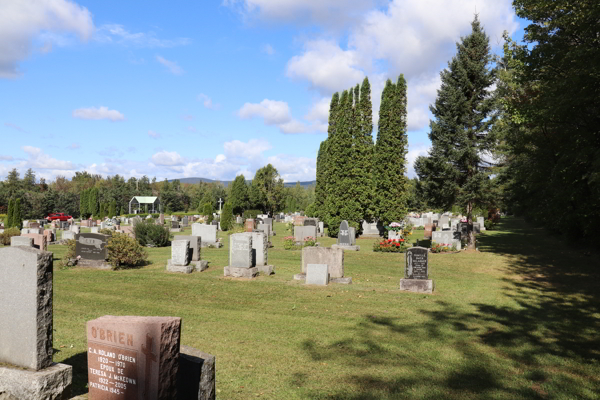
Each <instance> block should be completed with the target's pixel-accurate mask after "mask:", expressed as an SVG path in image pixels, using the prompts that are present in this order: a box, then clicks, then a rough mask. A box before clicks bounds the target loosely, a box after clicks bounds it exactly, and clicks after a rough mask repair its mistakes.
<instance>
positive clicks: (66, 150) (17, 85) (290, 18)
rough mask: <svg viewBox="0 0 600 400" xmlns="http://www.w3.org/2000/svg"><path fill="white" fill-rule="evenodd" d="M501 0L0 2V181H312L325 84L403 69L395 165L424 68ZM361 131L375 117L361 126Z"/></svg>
mask: <svg viewBox="0 0 600 400" xmlns="http://www.w3.org/2000/svg"><path fill="white" fill-rule="evenodd" d="M510 3H511V2H510V1H509V0H494V1H490V0H427V1H424V0H393V1H380V0H362V1H356V0H302V1H300V0H223V1H202V2H184V1H174V2H168V3H165V2H141V1H126V2H123V1H105V0H103V1H77V2H75V1H67V0H39V1H25V0H23V1H14V0H0V93H1V95H0V136H1V137H2V147H0V179H4V178H5V177H6V174H7V173H8V171H10V170H11V169H12V168H17V169H19V171H20V172H21V173H23V172H24V171H25V170H27V169H28V168H33V169H34V170H35V171H36V173H37V176H38V177H44V178H46V179H47V180H52V179H54V178H55V177H56V176H66V177H71V176H72V175H74V173H75V171H82V170H87V171H89V172H90V173H97V174H102V175H104V176H108V175H115V174H120V175H124V176H125V177H130V176H136V177H141V176H143V175H147V176H149V177H150V178H152V177H157V179H159V180H162V179H164V178H169V179H174V178H183V177H205V178H211V179H221V180H231V179H233V178H235V176H236V175H239V174H240V173H243V174H244V175H245V176H246V178H251V177H252V176H253V175H254V172H255V171H256V169H258V168H260V167H262V166H264V165H266V164H267V163H269V162H270V163H272V164H273V165H274V166H275V167H276V168H277V169H278V171H279V173H280V174H281V176H282V177H283V178H284V180H285V181H296V180H313V179H314V178H315V159H316V153H317V150H318V148H319V143H320V142H321V141H322V140H323V139H324V138H325V137H326V128H327V110H328V107H329V100H330V98H331V95H332V93H333V92H335V91H340V90H344V89H347V88H349V87H351V86H354V85H355V84H356V83H359V82H360V81H362V79H363V78H364V77H365V76H368V77H369V80H370V82H371V85H372V90H373V92H372V96H373V103H374V117H375V119H377V110H378V108H379V98H380V96H381V90H382V88H383V84H384V83H385V80H386V79H388V78H391V79H393V80H395V79H396V77H397V76H398V74H400V73H404V74H405V76H406V78H407V81H408V102H409V103H408V108H409V112H408V125H409V154H408V159H409V175H412V174H413V172H412V162H413V161H414V159H415V158H416V157H417V156H418V155H420V154H425V153H426V151H427V148H428V147H429V145H430V143H429V140H428V138H427V129H428V128H427V127H428V123H429V117H430V115H429V111H428V106H429V104H431V103H432V102H433V101H434V100H435V95H436V90H437V88H438V87H439V71H440V70H441V69H442V68H444V67H445V66H446V64H447V62H448V60H450V58H451V57H452V55H453V54H454V52H455V42H456V41H457V40H459V38H460V36H461V35H463V36H464V35H466V34H468V33H469V31H470V22H471V20H472V18H473V14H474V13H475V12H477V13H478V14H479V16H480V19H481V20H482V22H483V24H484V26H485V28H486V31H487V33H488V35H489V36H490V39H491V44H492V47H493V50H494V51H495V52H498V51H499V50H500V47H501V35H502V31H504V30H507V31H509V32H510V33H511V34H512V35H513V37H514V38H516V39H520V38H521V37H522V29H523V26H525V23H524V22H523V21H520V20H518V19H517V17H516V16H515V15H514V11H513V10H512V8H511V5H510ZM373 134H374V136H375V135H376V130H374V132H373Z"/></svg>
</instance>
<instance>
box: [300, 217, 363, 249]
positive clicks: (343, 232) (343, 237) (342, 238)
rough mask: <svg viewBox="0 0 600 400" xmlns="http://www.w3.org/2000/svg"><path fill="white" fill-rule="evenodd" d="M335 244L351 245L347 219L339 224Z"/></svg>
mask: <svg viewBox="0 0 600 400" xmlns="http://www.w3.org/2000/svg"><path fill="white" fill-rule="evenodd" d="M305 222H306V221H305ZM337 244H338V245H340V246H351V245H352V239H351V238H350V228H349V227H348V221H342V223H341V224H340V231H339V232H338V243H337Z"/></svg>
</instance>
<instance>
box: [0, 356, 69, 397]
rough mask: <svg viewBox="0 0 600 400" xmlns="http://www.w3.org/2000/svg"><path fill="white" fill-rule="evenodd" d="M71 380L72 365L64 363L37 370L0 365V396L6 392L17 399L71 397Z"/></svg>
mask: <svg viewBox="0 0 600 400" xmlns="http://www.w3.org/2000/svg"><path fill="white" fill-rule="evenodd" d="M72 380H73V367H72V366H70V365H66V364H56V363H55V364H52V365H51V366H49V367H48V368H44V369H41V370H39V371H30V370H24V369H22V368H10V367H6V366H0V397H2V394H5V393H6V394H8V395H10V396H13V398H15V399H19V400H39V399H49V400H66V399H68V398H70V397H71V381H72ZM9 398H10V397H9Z"/></svg>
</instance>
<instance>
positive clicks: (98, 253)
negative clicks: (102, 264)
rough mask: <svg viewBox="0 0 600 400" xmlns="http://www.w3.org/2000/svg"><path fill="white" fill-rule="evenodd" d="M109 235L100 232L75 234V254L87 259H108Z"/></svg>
mask: <svg viewBox="0 0 600 400" xmlns="http://www.w3.org/2000/svg"><path fill="white" fill-rule="evenodd" d="M107 239H108V235H102V234H99V233H80V234H78V235H75V255H76V256H81V258H83V259H86V260H99V261H103V260H106V258H107V257H108V250H107V249H106V242H107Z"/></svg>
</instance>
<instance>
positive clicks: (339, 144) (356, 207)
mask: <svg viewBox="0 0 600 400" xmlns="http://www.w3.org/2000/svg"><path fill="white" fill-rule="evenodd" d="M353 121H354V115H353V90H350V91H346V90H345V91H344V92H343V93H342V96H341V99H340V103H339V110H338V112H337V118H336V122H335V124H336V128H335V133H334V134H333V136H332V137H331V138H328V150H329V151H328V156H327V158H328V160H327V174H328V175H329V179H330V180H329V182H328V183H329V184H328V185H327V200H326V209H327V215H326V220H327V224H328V226H329V228H328V234H329V236H331V237H336V236H337V234H338V230H339V227H340V223H341V221H342V220H347V221H348V223H350V224H351V225H353V226H354V227H356V228H358V225H359V223H360V221H361V220H362V215H361V212H360V203H359V202H358V199H356V197H354V196H353V193H354V191H353V190H352V189H353V188H352V185H353V179H352V166H351V163H352V158H353V153H354V150H353V148H352V141H353V138H352V131H353Z"/></svg>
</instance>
